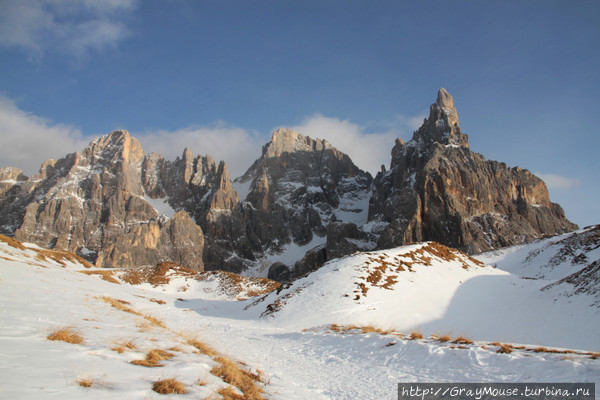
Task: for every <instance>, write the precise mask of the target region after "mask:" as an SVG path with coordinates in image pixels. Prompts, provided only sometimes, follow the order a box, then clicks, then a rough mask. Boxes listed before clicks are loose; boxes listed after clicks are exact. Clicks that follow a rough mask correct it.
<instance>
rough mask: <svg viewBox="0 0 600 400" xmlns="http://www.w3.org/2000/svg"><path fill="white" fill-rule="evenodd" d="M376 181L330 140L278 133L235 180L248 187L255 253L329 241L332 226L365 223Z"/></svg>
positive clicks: (246, 212) (246, 214)
mask: <svg viewBox="0 0 600 400" xmlns="http://www.w3.org/2000/svg"><path fill="white" fill-rule="evenodd" d="M371 180H372V178H371V175H370V174H368V173H367V172H364V171H362V170H360V169H359V168H358V167H357V166H356V165H354V163H353V162H352V160H351V159H350V157H348V156H347V155H346V154H344V153H342V152H340V151H338V150H337V149H335V148H334V147H333V146H331V144H329V143H328V142H327V141H325V140H320V139H317V140H315V139H311V138H310V137H307V136H303V135H300V134H298V133H296V132H294V131H291V130H288V129H279V130H277V131H275V132H274V133H273V136H272V139H271V141H270V142H269V143H267V144H266V145H265V146H264V147H263V151H262V156H261V157H260V158H259V159H258V160H256V161H255V162H254V164H253V165H252V166H251V167H250V169H249V170H248V171H247V172H246V173H245V174H244V175H243V176H242V177H241V178H239V179H238V180H236V182H237V184H238V185H240V186H244V185H246V186H247V187H248V188H249V191H248V195H247V196H246V198H245V199H243V203H242V205H241V215H242V216H243V219H244V221H246V224H245V226H246V234H247V235H248V238H249V240H250V242H251V243H252V244H253V246H254V247H255V248H260V249H262V250H263V251H275V252H276V251H279V250H281V249H282V248H283V246H284V245H286V244H288V243H291V242H294V243H296V244H298V245H300V246H302V245H306V244H308V243H310V242H311V241H312V240H313V239H314V238H315V236H318V237H320V238H324V237H325V235H326V234H327V225H328V224H329V222H331V221H338V220H341V221H345V220H349V219H361V217H362V216H363V215H364V219H365V221H363V222H366V214H365V213H364V208H365V205H366V202H367V199H368V196H369V195H370V185H371ZM361 213H362V214H361Z"/></svg>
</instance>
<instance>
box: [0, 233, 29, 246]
mask: <svg viewBox="0 0 600 400" xmlns="http://www.w3.org/2000/svg"><path fill="white" fill-rule="evenodd" d="M0 242H4V243H6V244H8V245H9V246H10V247H14V248H15V249H19V250H25V249H26V247H25V246H23V244H22V243H21V242H19V241H18V240H17V239H15V238H11V237H8V236H4V235H0Z"/></svg>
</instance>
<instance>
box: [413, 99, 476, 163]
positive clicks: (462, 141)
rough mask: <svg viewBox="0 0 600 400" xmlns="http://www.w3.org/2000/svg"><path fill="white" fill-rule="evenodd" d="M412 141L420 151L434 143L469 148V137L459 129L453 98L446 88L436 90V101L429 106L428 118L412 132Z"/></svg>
mask: <svg viewBox="0 0 600 400" xmlns="http://www.w3.org/2000/svg"><path fill="white" fill-rule="evenodd" d="M413 141H415V142H416V143H417V144H418V145H420V147H421V148H422V151H426V150H427V149H428V148H430V147H431V146H432V145H433V144H434V143H440V144H443V145H453V146H459V147H465V148H469V137H468V136H467V135H465V134H463V133H462V132H461V130H460V127H459V125H458V112H457V111H456V107H455V106H454V99H453V98H452V95H451V94H450V93H448V91H446V89H444V88H441V89H440V90H439V91H438V95H437V100H436V102H435V103H433V104H432V105H431V106H430V107H429V118H427V119H426V120H425V121H424V122H423V125H422V126H421V127H420V128H419V129H418V130H417V131H416V132H415V133H414V135H413Z"/></svg>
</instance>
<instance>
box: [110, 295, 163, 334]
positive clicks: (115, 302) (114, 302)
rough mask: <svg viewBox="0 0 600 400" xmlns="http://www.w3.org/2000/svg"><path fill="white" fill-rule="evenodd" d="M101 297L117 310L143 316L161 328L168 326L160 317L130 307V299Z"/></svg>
mask: <svg viewBox="0 0 600 400" xmlns="http://www.w3.org/2000/svg"><path fill="white" fill-rule="evenodd" d="M99 299H100V300H102V301H104V302H105V303H108V304H110V305H111V306H113V307H114V308H116V309H117V310H120V311H124V312H128V313H131V314H134V315H137V316H139V317H142V318H144V319H145V320H146V321H148V322H150V324H152V325H154V326H159V327H161V328H166V327H167V326H166V325H165V323H164V322H162V321H161V320H159V319H158V318H155V317H153V316H152V315H148V314H142V313H141V312H138V311H135V310H134V309H133V308H131V307H128V305H129V304H131V303H130V302H128V301H125V300H120V299H114V298H112V297H109V296H102V297H99Z"/></svg>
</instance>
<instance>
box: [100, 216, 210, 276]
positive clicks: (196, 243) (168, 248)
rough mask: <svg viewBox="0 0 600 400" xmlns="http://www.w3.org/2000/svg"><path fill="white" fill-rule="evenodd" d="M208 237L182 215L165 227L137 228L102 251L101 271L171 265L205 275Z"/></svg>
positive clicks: (155, 224) (174, 217) (175, 217)
mask: <svg viewBox="0 0 600 400" xmlns="http://www.w3.org/2000/svg"><path fill="white" fill-rule="evenodd" d="M203 247H204V235H203V234H202V229H200V227H199V226H198V225H196V224H195V223H194V221H193V220H192V218H191V217H190V216H189V214H188V213H187V212H185V211H179V212H178V213H176V214H175V215H174V216H173V218H171V219H169V220H168V221H167V222H166V223H165V224H164V225H162V226H161V225H160V224H159V222H157V221H151V222H149V223H147V224H140V225H136V226H135V227H134V228H132V229H131V230H130V231H129V232H128V233H127V234H125V235H123V236H120V237H119V238H118V239H117V240H116V242H115V243H114V244H113V245H111V246H109V247H108V248H106V249H102V250H101V251H100V254H99V255H98V259H97V260H96V265H97V266H99V267H111V268H115V267H136V266H140V265H153V264H155V263H161V262H165V261H171V262H175V263H178V264H182V265H186V266H187V268H190V269H193V270H195V271H203V270H204V264H203V262H202V249H203Z"/></svg>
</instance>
